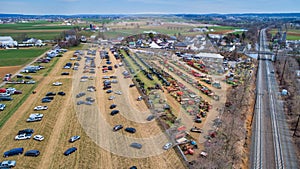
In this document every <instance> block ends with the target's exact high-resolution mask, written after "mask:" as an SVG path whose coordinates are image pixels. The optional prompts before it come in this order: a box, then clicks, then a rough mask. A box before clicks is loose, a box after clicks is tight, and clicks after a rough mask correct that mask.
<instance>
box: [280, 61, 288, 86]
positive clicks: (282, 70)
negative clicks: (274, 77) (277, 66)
mask: <svg viewBox="0 0 300 169" xmlns="http://www.w3.org/2000/svg"><path fill="white" fill-rule="evenodd" d="M286 61H287V57H286V56H285V60H284V65H283V70H282V73H281V78H280V85H282V80H283V75H284V71H285V65H286Z"/></svg>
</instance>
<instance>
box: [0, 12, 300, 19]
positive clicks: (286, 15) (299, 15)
mask: <svg viewBox="0 0 300 169" xmlns="http://www.w3.org/2000/svg"><path fill="white" fill-rule="evenodd" d="M134 16H137V17H139V16H148V17H151V16H156V17H157V16H169V17H170V16H177V17H184V18H197V17H201V16H202V17H203V16H211V17H218V16H219V17H225V16H236V17H282V18H300V13H242V14H218V13H212V14H161V15H160V14H76V15H26V14H0V18H46V19H47V18H73V17H74V18H95V17H102V18H107V17H110V18H117V17H134Z"/></svg>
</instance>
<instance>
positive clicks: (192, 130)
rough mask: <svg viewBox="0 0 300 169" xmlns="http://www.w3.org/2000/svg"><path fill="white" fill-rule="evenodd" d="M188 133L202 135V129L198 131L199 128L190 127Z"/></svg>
mask: <svg viewBox="0 0 300 169" xmlns="http://www.w3.org/2000/svg"><path fill="white" fill-rule="evenodd" d="M190 131H191V132H195V133H202V132H203V131H202V129H200V128H199V127H196V126H194V127H192V128H191V129H190Z"/></svg>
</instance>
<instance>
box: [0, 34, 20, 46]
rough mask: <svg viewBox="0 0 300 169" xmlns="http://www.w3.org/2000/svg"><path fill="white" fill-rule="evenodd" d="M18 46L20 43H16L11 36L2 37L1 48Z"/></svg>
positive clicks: (0, 40)
mask: <svg viewBox="0 0 300 169" xmlns="http://www.w3.org/2000/svg"><path fill="white" fill-rule="evenodd" d="M17 45H18V42H17V41H15V40H14V39H13V38H12V37H11V36H0V46H2V47H14V46H17Z"/></svg>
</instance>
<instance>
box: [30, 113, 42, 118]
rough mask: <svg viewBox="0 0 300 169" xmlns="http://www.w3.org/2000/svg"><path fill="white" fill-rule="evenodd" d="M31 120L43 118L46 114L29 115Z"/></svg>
mask: <svg viewBox="0 0 300 169" xmlns="http://www.w3.org/2000/svg"><path fill="white" fill-rule="evenodd" d="M29 117H30V118H43V117H44V114H40V113H33V114H30V115H29Z"/></svg>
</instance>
